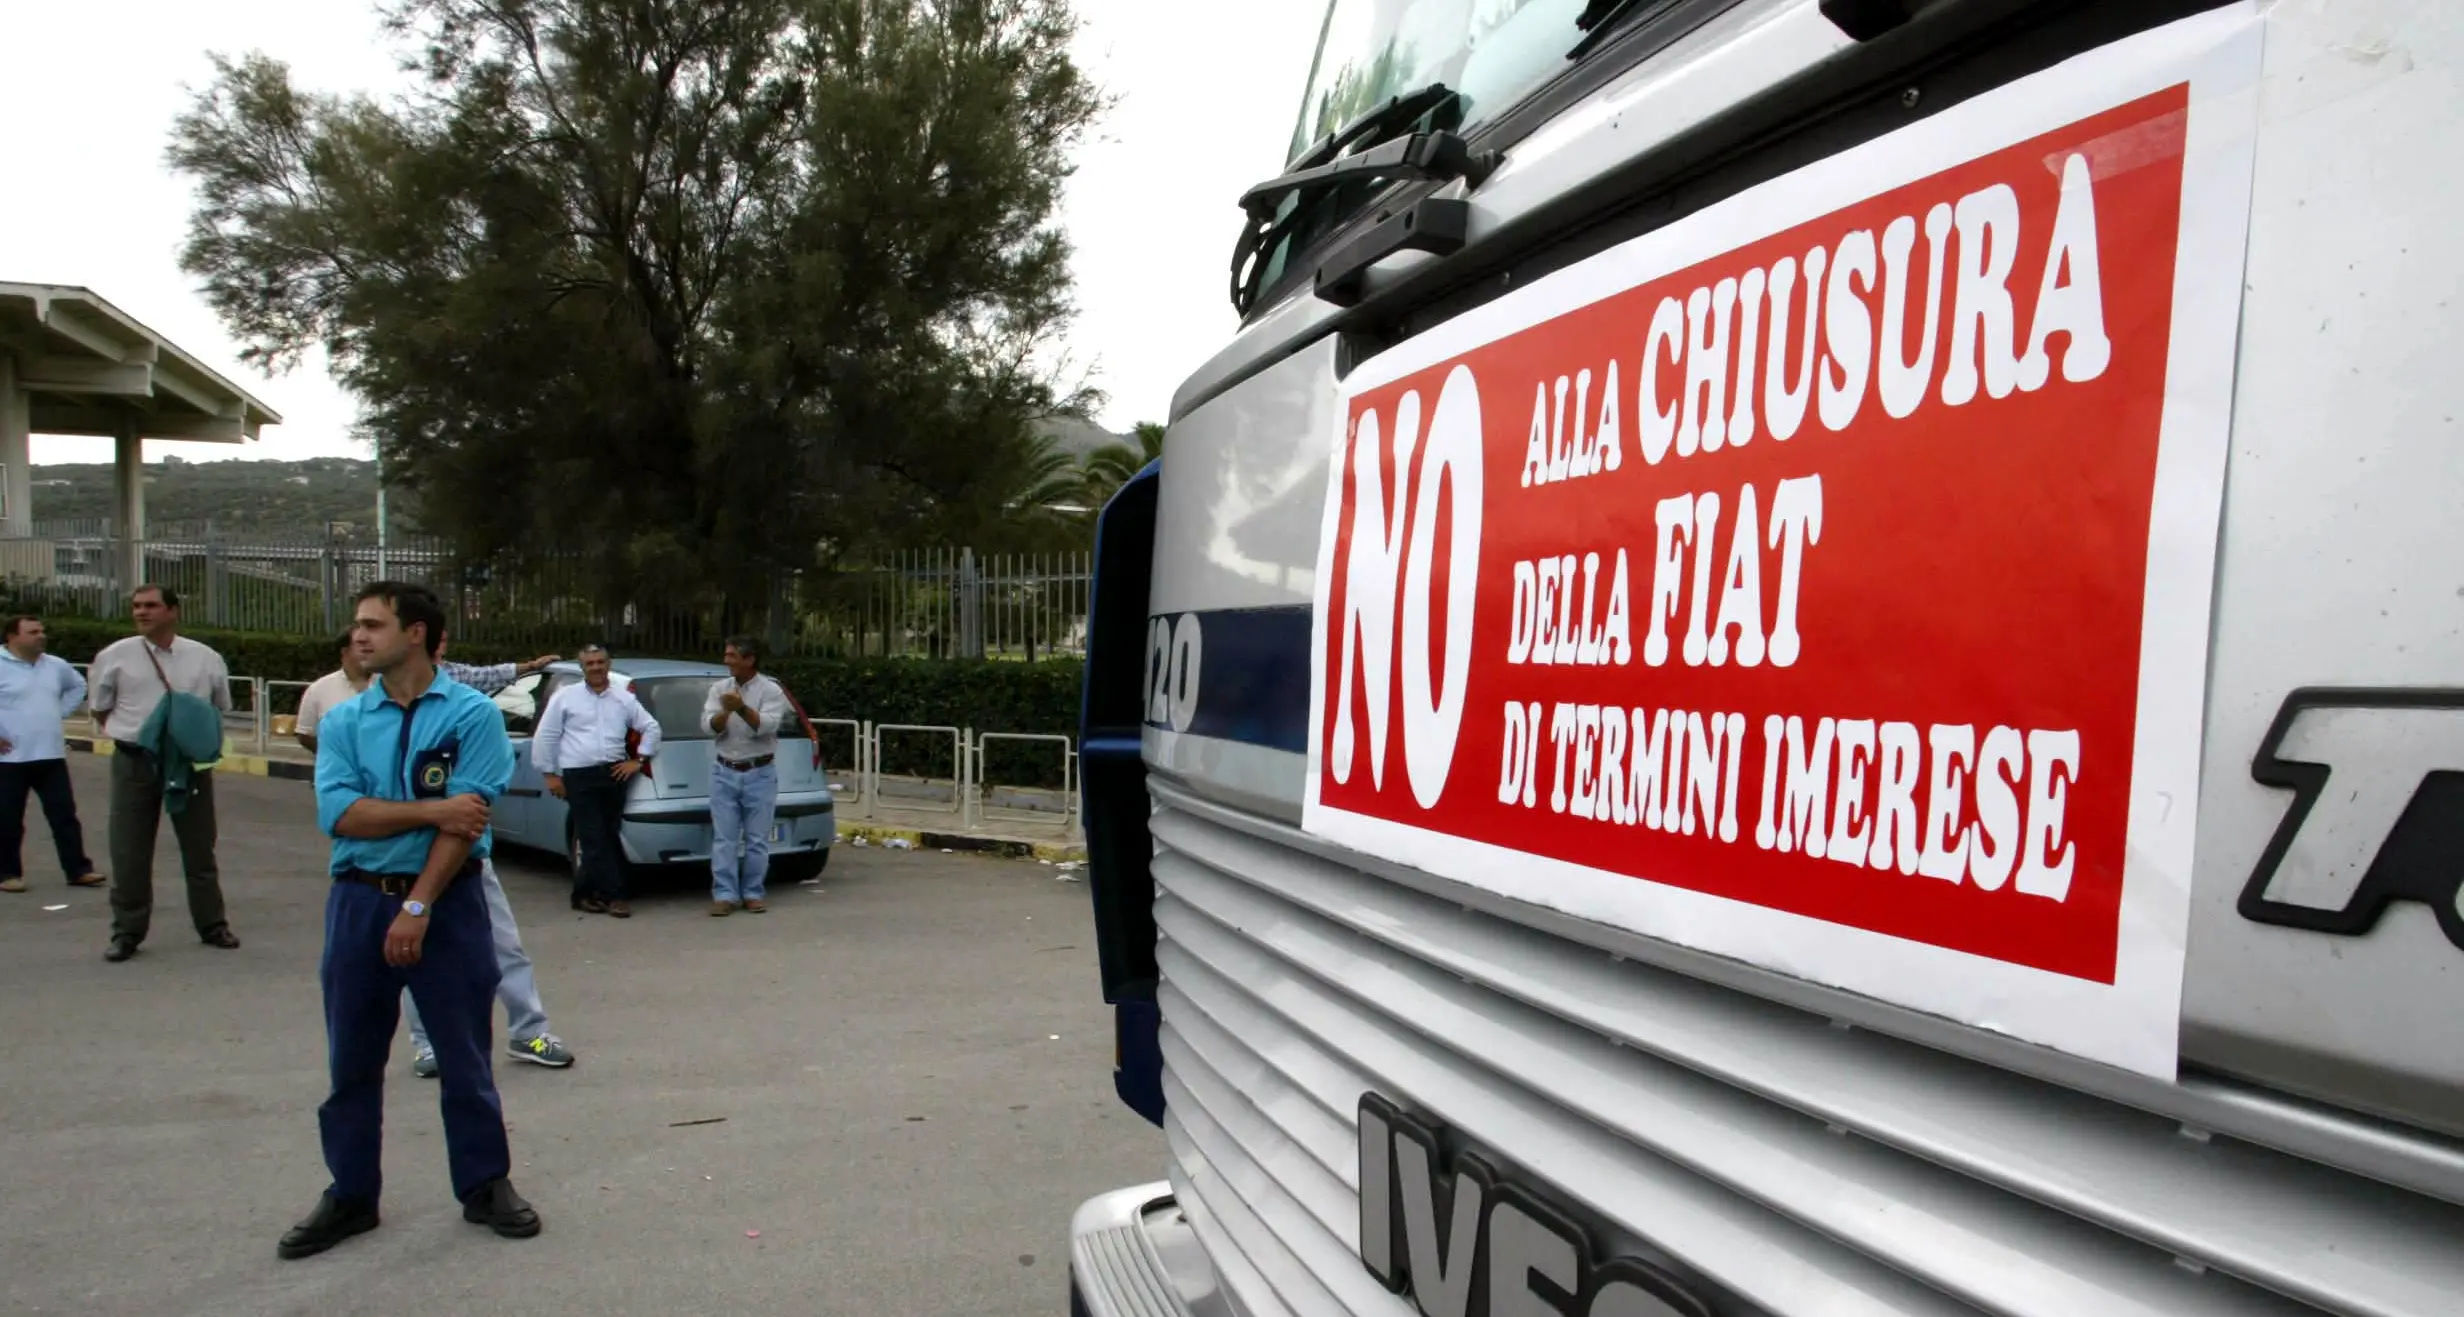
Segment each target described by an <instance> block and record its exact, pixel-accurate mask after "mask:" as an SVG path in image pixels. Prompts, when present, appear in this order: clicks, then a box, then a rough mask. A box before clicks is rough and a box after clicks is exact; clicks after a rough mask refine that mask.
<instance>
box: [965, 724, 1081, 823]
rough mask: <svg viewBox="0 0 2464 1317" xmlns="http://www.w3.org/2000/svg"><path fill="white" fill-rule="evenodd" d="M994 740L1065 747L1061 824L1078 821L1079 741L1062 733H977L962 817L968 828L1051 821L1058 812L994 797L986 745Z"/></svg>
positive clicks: (1062, 757) (971, 753)
mask: <svg viewBox="0 0 2464 1317" xmlns="http://www.w3.org/2000/svg"><path fill="white" fill-rule="evenodd" d="M994 741H1009V742H1012V743H1024V744H1052V743H1055V742H1058V743H1059V744H1060V747H1061V809H1060V811H1059V815H1060V819H1059V826H1060V827H1062V828H1063V829H1067V828H1069V827H1070V826H1072V825H1073V824H1075V823H1076V822H1077V821H1078V791H1077V781H1078V744H1077V742H1076V741H1075V740H1074V739H1072V738H1071V737H1068V736H1065V735H1063V734H1061V733H1059V732H977V733H976V734H975V741H974V744H973V745H972V746H971V747H970V749H969V754H968V763H967V768H968V780H967V782H966V783H965V790H964V793H963V794H964V795H965V797H966V801H967V806H968V808H967V810H966V811H964V812H962V813H961V814H960V816H959V819H960V822H961V823H963V824H964V825H965V826H967V827H971V828H974V827H982V826H983V825H984V824H985V823H987V822H1005V823H1034V824H1051V823H1052V822H1053V821H1054V819H1053V816H1054V811H1052V810H1046V809H1036V808H1034V807H1033V806H1028V805H1009V806H1004V805H996V804H994V803H993V801H992V799H991V790H992V784H991V781H990V779H989V778H988V777H987V776H986V774H985V771H984V747H985V746H986V745H988V744H990V743H992V742H994Z"/></svg>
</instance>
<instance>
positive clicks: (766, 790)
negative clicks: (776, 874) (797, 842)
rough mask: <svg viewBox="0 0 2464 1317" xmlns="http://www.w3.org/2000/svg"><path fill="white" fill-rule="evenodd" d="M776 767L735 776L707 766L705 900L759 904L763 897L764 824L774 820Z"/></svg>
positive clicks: (733, 772)
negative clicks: (707, 895) (707, 879)
mask: <svg viewBox="0 0 2464 1317" xmlns="http://www.w3.org/2000/svg"><path fill="white" fill-rule="evenodd" d="M778 807H779V767H778V765H777V764H774V763H773V764H763V765H762V766H761V767H759V768H754V769H748V770H746V771H744V772H741V773H739V772H737V771H736V770H735V769H732V768H729V767H728V766H727V765H725V764H718V763H714V764H712V765H711V766H710V899H712V900H714V901H759V900H762V899H763V898H765V897H766V896H768V895H769V889H768V887H767V883H768V882H769V878H770V824H771V821H772V820H773V819H775V818H776V817H777V815H778Z"/></svg>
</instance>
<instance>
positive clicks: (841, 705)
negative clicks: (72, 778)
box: [44, 617, 1081, 786]
mask: <svg viewBox="0 0 2464 1317" xmlns="http://www.w3.org/2000/svg"><path fill="white" fill-rule="evenodd" d="M44 630H45V631H46V632H47V633H48V634H49V635H50V637H51V652H52V653H54V654H57V655H59V656H60V657H62V658H64V659H67V660H69V661H70V662H73V663H84V662H87V661H89V660H91V659H92V658H93V657H94V654H95V651H97V650H99V649H101V648H102V647H103V646H105V645H107V644H110V643H111V642H112V641H114V640H118V639H120V638H121V637H123V636H126V635H128V634H130V631H129V628H128V627H127V626H126V625H125V624H123V623H117V622H98V621H92V620H88V619H84V618H65V617H64V618H59V619H56V620H55V619H51V618H46V619H44ZM181 634H182V635H185V636H189V637H191V638H192V639H195V640H199V641H202V642H204V643H205V644H208V645H212V646H213V647H214V648H215V649H216V650H218V651H220V652H221V654H222V657H223V662H224V663H225V664H227V665H228V666H229V667H230V669H231V672H232V674H233V675H235V676H244V677H264V678H266V679H267V680H270V681H314V680H315V679H317V678H318V677H321V676H323V675H325V674H326V673H328V672H331V671H333V667H334V655H333V650H332V647H331V645H332V642H331V638H330V637H322V638H311V637H301V636H290V635H271V634H267V633H263V632H250V631H220V630H211V629H204V630H190V631H183V632H181ZM535 654H536V651H534V650H531V649H527V648H524V647H521V646H508V645H502V644H497V645H490V644H482V643H477V642H474V643H471V644H468V645H465V644H462V643H459V642H457V643H456V644H455V645H454V646H453V650H452V657H453V658H455V659H457V660H459V661H461V662H464V663H503V662H508V661H519V660H522V659H527V658H532V657H535ZM568 657H570V656H568ZM690 657H696V658H705V659H707V658H711V657H713V656H709V655H693V656H690ZM769 671H770V673H771V675H773V676H775V677H777V678H778V679H779V680H780V681H782V682H785V683H786V684H787V688H788V689H789V690H791V691H794V692H795V695H796V698H797V699H798V700H799V701H801V702H802V703H803V705H804V711H805V713H807V714H809V715H810V716H812V717H815V718H855V719H861V720H864V721H867V722H873V723H914V724H923V725H933V726H949V727H963V728H972V729H974V730H976V731H979V732H1059V733H1062V734H1064V735H1068V736H1071V737H1075V736H1076V735H1077V734H1078V689H1079V678H1080V671H1081V665H1080V664H1079V663H1078V662H1077V661H1076V660H1075V659H1063V660H1045V661H1042V662H1037V663H1009V662H998V661H976V660H961V659H904V658H901V659H816V658H796V657H788V658H782V659H777V660H774V661H773V662H771V663H770V664H769ZM232 697H233V698H234V699H236V700H238V701H239V703H240V706H241V707H243V708H245V707H247V703H248V699H249V692H248V690H247V688H246V687H235V688H234V689H233V690H232ZM298 698H299V697H298V694H297V693H296V692H290V691H286V692H281V693H279V694H278V695H277V696H276V697H275V698H274V699H273V705H274V709H275V711H276V712H277V713H283V712H288V711H289V710H290V709H291V708H292V707H293V706H294V705H296V703H297V702H298ZM845 737H846V733H845V732H844V731H843V730H840V729H830V728H825V729H823V734H822V749H823V754H824V755H825V756H826V757H827V760H828V762H829V763H830V764H832V765H833V766H835V767H837V768H840V769H842V770H843V769H844V768H845V767H846V763H845V760H846V744H847V743H846V739H845ZM1060 757H1061V751H1060V747H1059V746H1051V745H1032V744H1022V745H1004V744H1002V743H1000V742H994V743H993V745H992V746H991V747H989V748H988V749H987V751H986V758H987V760H988V761H989V762H988V763H986V765H985V778H986V780H987V781H989V782H992V783H997V784H1002V785H1016V786H1027V785H1038V786H1058V785H1060V778H1061V770H1060ZM881 769H882V771H883V772H885V773H894V774H896V773H905V774H913V775H916V776H925V777H939V776H942V775H943V774H946V773H948V772H949V771H950V766H949V751H948V749H947V743H946V742H939V743H936V741H935V739H934V738H932V737H930V736H927V735H925V734H923V733H910V734H906V735H893V736H892V737H890V738H889V740H888V741H887V742H886V743H885V744H884V745H883V747H882V765H881Z"/></svg>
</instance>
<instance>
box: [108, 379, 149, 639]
mask: <svg viewBox="0 0 2464 1317" xmlns="http://www.w3.org/2000/svg"><path fill="white" fill-rule="evenodd" d="M111 461H112V468H111V475H112V481H113V483H114V485H116V486H117V491H118V493H119V499H118V502H117V507H118V508H119V517H118V521H119V527H118V529H119V534H120V564H119V566H120V595H121V601H122V602H123V603H125V602H126V601H127V595H128V593H129V591H131V590H134V589H136V588H137V585H138V583H139V582H141V581H143V580H145V441H144V440H143V439H140V438H138V437H137V418H136V417H134V416H131V417H130V418H129V419H127V420H125V421H122V422H120V433H119V435H118V436H117V437H116V438H115V439H114V441H113V452H112V459H111Z"/></svg>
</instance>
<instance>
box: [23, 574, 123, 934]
mask: <svg viewBox="0 0 2464 1317" xmlns="http://www.w3.org/2000/svg"><path fill="white" fill-rule="evenodd" d="M6 642H7V643H6V647H5V648H0V866H4V867H0V892H22V891H24V890H26V871H25V869H24V868H23V867H22V865H21V861H22V859H23V858H24V856H23V852H22V847H23V845H24V842H25V837H26V795H27V793H28V792H32V793H33V794H34V795H35V796H36V797H37V798H38V799H40V800H41V801H42V802H43V818H44V820H45V821H46V822H48V823H50V824H51V844H52V848H53V849H54V850H57V851H58V852H59V854H60V872H61V873H63V874H65V875H67V877H68V882H69V886H71V887H100V886H102V885H103V876H102V875H101V874H99V873H96V872H94V862H93V861H91V860H89V859H87V858H86V840H85V831H84V829H83V828H81V827H79V826H78V823H77V796H76V793H75V791H74V790H73V789H72V788H71V787H70V785H69V780H68V741H67V738H65V737H64V736H62V735H61V732H60V720H61V719H63V718H66V717H68V716H69V715H70V714H72V713H74V712H76V711H77V706H78V705H80V704H83V703H85V698H86V679H85V678H83V677H80V676H78V675H77V669H75V668H72V667H70V666H69V665H68V661H67V660H65V659H63V658H61V657H60V656H59V655H57V654H51V653H46V652H45V648H46V646H47V645H48V644H49V641H48V639H47V638H46V637H45V636H44V634H43V620H42V619H41V618H38V617H33V616H28V615H23V614H21V615H19V616H17V617H12V618H10V619H9V623H8V635H7V637H6Z"/></svg>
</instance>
